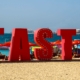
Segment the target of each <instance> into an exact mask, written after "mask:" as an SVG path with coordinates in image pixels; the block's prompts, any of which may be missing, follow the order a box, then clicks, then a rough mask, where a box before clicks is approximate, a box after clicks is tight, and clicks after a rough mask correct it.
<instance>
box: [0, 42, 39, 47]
mask: <svg viewBox="0 0 80 80" xmlns="http://www.w3.org/2000/svg"><path fill="white" fill-rule="evenodd" d="M36 45H37V44H34V43H31V42H29V46H30V47H31V46H36ZM0 46H7V47H10V41H9V42H5V43H4V44H1V45H0Z"/></svg>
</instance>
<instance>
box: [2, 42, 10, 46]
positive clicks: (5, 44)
mask: <svg viewBox="0 0 80 80" xmlns="http://www.w3.org/2000/svg"><path fill="white" fill-rule="evenodd" d="M1 46H7V47H10V42H5V43H4V44H1Z"/></svg>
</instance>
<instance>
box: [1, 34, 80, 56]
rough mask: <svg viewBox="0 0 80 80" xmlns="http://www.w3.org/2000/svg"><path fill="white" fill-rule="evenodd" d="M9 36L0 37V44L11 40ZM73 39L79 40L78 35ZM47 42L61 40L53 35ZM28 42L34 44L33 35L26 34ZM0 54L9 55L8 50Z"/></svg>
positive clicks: (79, 36) (79, 35)
mask: <svg viewBox="0 0 80 80" xmlns="http://www.w3.org/2000/svg"><path fill="white" fill-rule="evenodd" d="M11 36H12V35H11V34H10V33H5V34H4V35H0V43H4V42H8V41H10V40H11ZM74 39H80V34H77V35H76V36H73V37H72V40H74ZM46 40H47V41H49V42H54V41H56V40H61V36H57V35H56V34H54V35H53V37H52V38H47V39H46ZM28 41H29V42H32V43H35V41H34V34H28ZM0 52H1V53H2V54H5V55H8V54H9V50H0Z"/></svg>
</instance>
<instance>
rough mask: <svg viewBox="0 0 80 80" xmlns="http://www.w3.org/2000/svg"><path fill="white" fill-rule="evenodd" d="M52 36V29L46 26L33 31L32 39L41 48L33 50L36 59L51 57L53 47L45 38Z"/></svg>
mask: <svg viewBox="0 0 80 80" xmlns="http://www.w3.org/2000/svg"><path fill="white" fill-rule="evenodd" d="M52 36H53V33H52V31H51V30H50V29H47V28H43V29H38V30H36V31H35V32H34V40H35V42H36V43H37V44H38V45H39V46H41V49H35V50H34V55H35V58H36V59H38V60H50V59H51V58H52V55H53V48H52V46H51V44H50V43H49V42H47V41H46V40H45V38H52Z"/></svg>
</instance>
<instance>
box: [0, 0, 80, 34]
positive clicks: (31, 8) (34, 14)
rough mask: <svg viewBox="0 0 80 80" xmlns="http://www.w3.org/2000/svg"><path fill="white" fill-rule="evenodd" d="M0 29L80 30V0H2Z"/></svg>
mask: <svg viewBox="0 0 80 80" xmlns="http://www.w3.org/2000/svg"><path fill="white" fill-rule="evenodd" d="M0 27H3V28H4V29H5V33H10V32H12V29H13V28H27V29H28V30H37V29H38V28H50V29H51V30H52V31H56V30H57V29H60V28H62V29H65V28H67V29H68V28H70V29H75V28H77V29H79V28H80V0H0Z"/></svg>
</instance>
